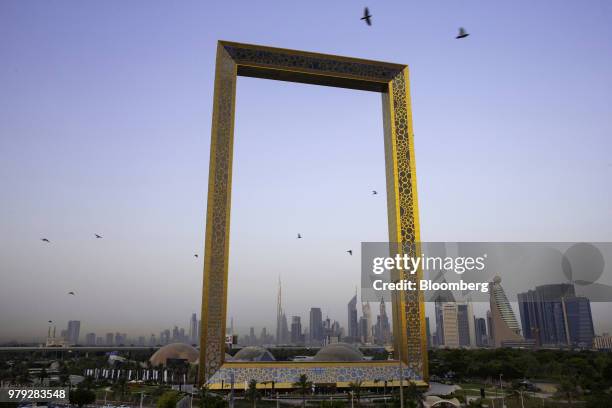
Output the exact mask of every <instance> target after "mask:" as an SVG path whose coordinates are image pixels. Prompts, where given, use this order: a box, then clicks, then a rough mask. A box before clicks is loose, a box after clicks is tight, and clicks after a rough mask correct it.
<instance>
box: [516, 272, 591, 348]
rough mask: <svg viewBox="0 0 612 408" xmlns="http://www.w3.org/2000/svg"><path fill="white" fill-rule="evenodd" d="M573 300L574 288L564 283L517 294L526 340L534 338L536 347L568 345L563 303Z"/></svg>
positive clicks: (537, 287) (542, 286) (538, 287)
mask: <svg viewBox="0 0 612 408" xmlns="http://www.w3.org/2000/svg"><path fill="white" fill-rule="evenodd" d="M573 297H575V291H574V285H572V284H567V283H562V284H552V285H541V286H536V288H535V290H529V291H527V292H524V293H519V294H518V302H519V313H520V316H521V325H522V326H523V333H524V335H525V338H528V339H534V340H535V341H536V343H537V344H539V345H553V346H554V345H566V344H568V343H570V342H571V340H570V339H569V334H568V327H567V325H566V318H567V316H566V312H565V301H566V299H568V298H573ZM589 309H590V307H589ZM589 314H590V313H589Z"/></svg>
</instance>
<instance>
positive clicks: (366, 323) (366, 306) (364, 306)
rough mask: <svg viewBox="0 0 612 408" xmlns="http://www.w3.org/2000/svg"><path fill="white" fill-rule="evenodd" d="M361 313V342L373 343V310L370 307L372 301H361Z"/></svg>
mask: <svg viewBox="0 0 612 408" xmlns="http://www.w3.org/2000/svg"><path fill="white" fill-rule="evenodd" d="M361 314H362V316H363V317H362V318H363V323H362V324H361V326H363V327H360V331H361V333H360V334H361V342H362V343H372V310H371V309H370V302H365V303H364V302H363V299H362V302H361Z"/></svg>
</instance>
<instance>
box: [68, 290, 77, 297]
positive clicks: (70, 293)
mask: <svg viewBox="0 0 612 408" xmlns="http://www.w3.org/2000/svg"><path fill="white" fill-rule="evenodd" d="M68 294H69V295H72V296H76V295H75V294H74V292H72V291H71V292H68Z"/></svg>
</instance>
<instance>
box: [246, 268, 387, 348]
mask: <svg viewBox="0 0 612 408" xmlns="http://www.w3.org/2000/svg"><path fill="white" fill-rule="evenodd" d="M282 301H283V298H282V284H281V281H280V278H279V282H278V294H277V307H276V336H275V337H274V338H272V336H269V335H267V332H266V335H267V336H266V337H265V338H264V336H263V333H262V336H260V337H259V338H257V337H254V336H253V335H252V334H254V328H252V329H251V331H250V333H249V334H248V335H246V336H244V337H242V338H241V339H240V341H239V343H240V344H241V345H270V344H275V345H309V346H322V345H326V344H330V343H337V342H340V341H342V342H349V343H361V344H390V343H391V339H392V335H391V325H390V323H389V317H388V316H387V312H386V307H385V302H384V301H382V300H381V303H380V307H379V315H378V316H377V319H376V323H374V322H373V320H372V311H371V307H370V303H369V302H362V303H361V316H360V315H359V310H358V301H357V293H355V295H354V296H353V297H352V298H351V299H350V300H349V302H348V304H347V326H346V330H345V329H344V327H342V326H341V325H340V323H339V322H338V321H337V320H333V319H330V318H329V317H328V316H326V317H325V318H323V311H322V309H321V308H320V307H312V308H311V309H310V311H309V312H308V313H306V314H304V315H306V316H307V318H308V322H306V321H303V320H302V316H301V315H294V316H291V319H290V322H289V321H288V318H287V315H286V313H285V310H284V308H283V304H282Z"/></svg>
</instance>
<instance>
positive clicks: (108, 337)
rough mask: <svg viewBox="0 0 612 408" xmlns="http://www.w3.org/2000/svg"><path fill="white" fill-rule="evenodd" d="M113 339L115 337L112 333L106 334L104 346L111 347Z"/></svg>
mask: <svg viewBox="0 0 612 408" xmlns="http://www.w3.org/2000/svg"><path fill="white" fill-rule="evenodd" d="M114 338H115V335H114V334H113V333H106V341H105V342H104V344H105V345H107V346H112V345H113V339H114Z"/></svg>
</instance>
